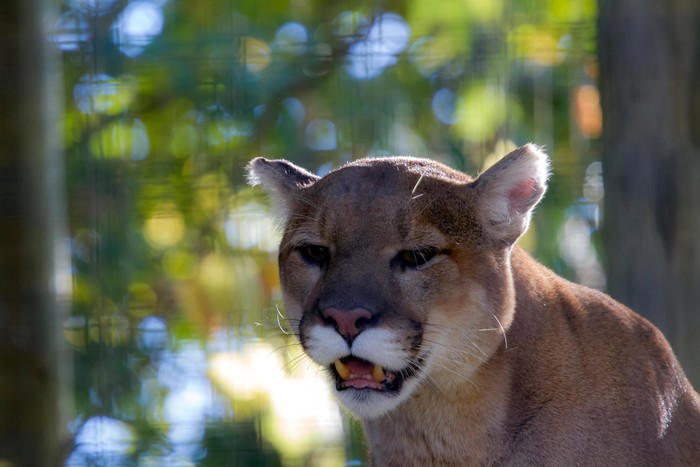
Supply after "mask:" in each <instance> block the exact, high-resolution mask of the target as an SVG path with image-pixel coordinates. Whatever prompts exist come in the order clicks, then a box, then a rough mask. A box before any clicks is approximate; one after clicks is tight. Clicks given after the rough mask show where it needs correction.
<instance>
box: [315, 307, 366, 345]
mask: <svg viewBox="0 0 700 467" xmlns="http://www.w3.org/2000/svg"><path fill="white" fill-rule="evenodd" d="M321 316H323V319H325V320H326V323H328V324H332V325H333V326H334V327H335V328H336V329H337V330H338V334H340V335H341V336H343V337H344V338H346V339H348V340H352V339H354V338H355V336H357V335H358V334H359V333H361V332H362V330H363V329H364V328H366V327H367V326H368V325H369V322H370V320H371V319H372V313H370V312H369V311H368V310H365V309H364V308H354V309H352V310H339V309H337V308H332V307H330V308H326V309H324V310H323V311H321Z"/></svg>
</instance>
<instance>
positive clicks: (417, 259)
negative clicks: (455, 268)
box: [394, 247, 439, 269]
mask: <svg viewBox="0 0 700 467" xmlns="http://www.w3.org/2000/svg"><path fill="white" fill-rule="evenodd" d="M438 253H439V250H438V249H437V248H433V247H425V248H414V249H411V250H401V251H399V253H398V254H397V255H396V257H395V258H394V263H395V264H396V265H397V266H399V267H401V268H402V269H403V268H411V269H414V268H417V267H420V266H423V265H424V264H426V263H427V262H428V261H430V260H431V259H433V257H435V255H437V254H438Z"/></svg>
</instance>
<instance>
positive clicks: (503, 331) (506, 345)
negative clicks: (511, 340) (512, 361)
mask: <svg viewBox="0 0 700 467" xmlns="http://www.w3.org/2000/svg"><path fill="white" fill-rule="evenodd" d="M491 315H492V316H493V317H494V319H495V320H496V322H497V323H498V327H499V328H500V329H501V333H502V334H503V340H504V341H505V349H506V350H508V337H507V336H506V330H505V329H503V325H502V324H501V322H500V321H499V320H498V316H496V315H495V314H494V313H493V312H491Z"/></svg>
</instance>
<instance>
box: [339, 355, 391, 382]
mask: <svg viewBox="0 0 700 467" xmlns="http://www.w3.org/2000/svg"><path fill="white" fill-rule="evenodd" d="M334 365H335V369H336V371H337V372H338V374H339V375H340V378H341V379H342V380H343V381H344V382H345V385H346V386H348V387H356V388H365V387H375V386H377V387H378V386H380V384H379V383H381V381H382V380H383V379H384V376H385V374H384V370H383V369H382V367H380V366H379V365H375V364H374V363H371V362H368V361H367V360H362V359H361V358H357V357H346V358H343V359H341V360H336V361H335V364H334Z"/></svg>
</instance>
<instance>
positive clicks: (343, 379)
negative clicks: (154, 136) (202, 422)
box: [249, 145, 548, 419]
mask: <svg viewBox="0 0 700 467" xmlns="http://www.w3.org/2000/svg"><path fill="white" fill-rule="evenodd" d="M547 170H548V163H547V158H546V156H545V155H544V153H542V152H541V151H540V150H539V148H537V147H536V146H532V145H526V146H523V147H521V148H518V149H516V150H514V151H513V152H511V153H510V154H508V155H507V156H505V157H504V158H503V159H501V160H500V161H499V162H498V163H496V164H495V165H494V166H493V167H491V168H489V169H488V170H487V171H485V172H484V173H482V174H481V175H480V176H479V177H478V178H477V179H476V180H472V179H471V178H470V177H469V176H467V175H465V174H463V173H461V172H457V171H455V170H452V169H450V168H448V167H446V166H444V165H442V164H440V163H437V162H433V161H429V160H426V159H413V158H403V157H395V158H386V159H362V160H359V161H355V162H352V163H350V164H348V165H346V166H344V167H341V168H340V169H338V170H335V171H333V172H331V173H329V174H328V175H326V176H325V177H323V178H321V177H318V176H316V175H314V174H312V173H310V172H308V171H306V170H304V169H302V168H300V167H297V166H295V165H294V164H291V163H289V162H287V161H284V160H268V159H264V158H257V159H254V160H253V161H252V162H251V164H250V165H249V176H250V182H251V183H252V184H258V183H259V184H261V185H262V186H263V187H264V188H265V189H266V190H267V192H268V193H269V194H270V195H271V197H272V204H273V206H275V207H276V209H277V211H278V212H279V213H280V215H281V216H282V220H283V222H284V224H285V232H284V236H283V239H282V244H281V246H280V255H279V263H280V278H281V283H282V291H283V295H284V301H285V306H286V309H287V315H288V317H289V319H290V322H291V323H292V326H293V328H294V330H295V332H296V334H297V336H298V337H299V340H300V342H301V344H302V346H303V348H304V350H305V351H306V353H307V354H308V355H309V356H310V357H311V358H312V359H313V360H314V361H316V362H317V363H318V364H320V365H321V366H323V367H324V368H326V370H327V372H328V374H329V375H330V377H331V379H332V381H333V386H334V388H335V390H336V391H337V395H338V398H339V399H340V400H341V401H342V402H343V403H344V404H345V405H346V406H347V407H348V408H349V409H350V410H351V411H352V412H354V413H355V414H356V415H357V416H359V417H360V418H365V419H367V418H372V417H378V416H381V415H383V414H386V413H387V412H389V411H391V410H392V409H394V408H396V407H397V406H399V405H400V404H401V403H402V402H403V401H405V400H407V399H409V398H410V397H412V396H414V395H416V396H417V395H418V393H420V391H422V390H423V388H426V387H428V385H429V387H430V390H440V391H443V392H445V393H448V392H449V391H450V389H451V388H452V387H454V386H455V385H461V384H463V383H464V382H465V381H468V380H470V377H471V376H472V375H473V373H474V372H475V371H476V370H477V369H478V368H479V367H480V366H481V365H482V364H484V363H485V362H486V361H487V360H488V359H489V358H490V356H491V355H493V354H494V352H496V350H497V349H498V348H499V346H501V345H502V344H504V343H505V341H506V339H505V336H506V330H507V329H508V326H509V325H510V323H511V322H512V318H513V313H514V309H515V295H514V289H513V284H512V275H511V272H510V265H509V257H510V251H511V248H512V245H513V244H514V243H515V241H516V240H517V239H518V237H520V236H521V235H522V234H523V233H524V232H525V230H526V229H527V226H528V223H529V221H530V216H531V212H532V209H533V207H534V206H535V204H536V203H537V202H538V201H539V199H540V198H541V197H542V194H543V193H544V190H545V187H546V184H545V182H546V178H547Z"/></svg>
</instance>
